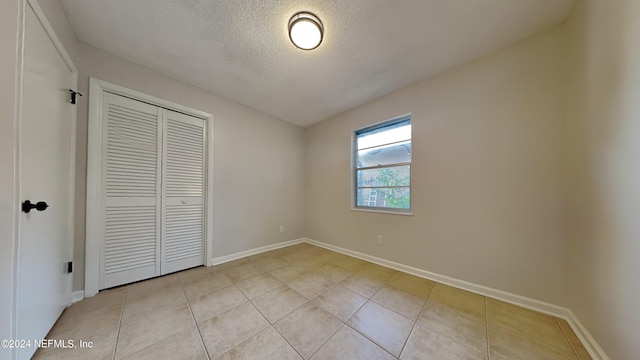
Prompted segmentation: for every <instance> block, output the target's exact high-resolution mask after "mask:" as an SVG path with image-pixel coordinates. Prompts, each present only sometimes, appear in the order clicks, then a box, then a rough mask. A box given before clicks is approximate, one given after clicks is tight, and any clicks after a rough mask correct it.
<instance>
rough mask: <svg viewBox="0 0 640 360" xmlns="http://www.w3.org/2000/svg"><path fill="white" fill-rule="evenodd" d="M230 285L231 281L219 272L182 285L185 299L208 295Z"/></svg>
mask: <svg viewBox="0 0 640 360" xmlns="http://www.w3.org/2000/svg"><path fill="white" fill-rule="evenodd" d="M231 284H232V282H231V280H229V278H228V277H226V276H225V275H224V274H223V273H221V272H216V273H212V274H209V275H206V276H203V277H201V278H199V279H196V280H194V281H192V282H190V283H188V284H184V285H183V288H184V293H185V295H187V299H193V298H196V297H198V296H202V295H204V294H208V293H211V292H214V291H217V290H220V289H222V288H225V287H227V286H230V285H231Z"/></svg>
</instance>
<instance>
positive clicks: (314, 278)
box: [287, 273, 332, 299]
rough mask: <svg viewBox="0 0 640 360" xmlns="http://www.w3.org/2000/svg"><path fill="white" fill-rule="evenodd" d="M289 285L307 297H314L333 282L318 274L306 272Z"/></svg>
mask: <svg viewBox="0 0 640 360" xmlns="http://www.w3.org/2000/svg"><path fill="white" fill-rule="evenodd" d="M287 285H289V286H290V287H291V288H292V289H293V290H295V291H297V292H299V293H300V294H302V296H304V297H306V298H307V299H313V298H314V297H315V296H316V295H318V294H320V293H321V292H322V291H324V290H326V289H328V288H329V287H330V286H331V285H332V284H331V282H330V281H329V280H327V279H325V278H322V277H320V276H318V275H315V274H312V273H306V274H303V275H302V276H300V277H298V278H296V279H294V280H293V281H291V282H289V283H288V284H287Z"/></svg>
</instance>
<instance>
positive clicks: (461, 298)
mask: <svg viewBox="0 0 640 360" xmlns="http://www.w3.org/2000/svg"><path fill="white" fill-rule="evenodd" d="M428 303H433V304H441V305H443V306H445V307H449V308H451V309H454V310H457V311H461V312H464V313H467V314H470V315H473V316H477V317H482V318H484V317H485V308H486V306H485V298H484V296H482V295H478V294H474V293H471V292H468V291H464V290H460V289H456V288H454V287H451V286H447V285H443V284H436V285H435V286H434V287H433V290H432V291H431V294H430V295H429V299H428Z"/></svg>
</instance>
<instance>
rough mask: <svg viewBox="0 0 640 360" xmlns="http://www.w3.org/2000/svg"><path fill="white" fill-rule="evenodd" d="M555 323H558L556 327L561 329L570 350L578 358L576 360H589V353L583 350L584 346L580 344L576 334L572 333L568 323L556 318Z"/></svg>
mask: <svg viewBox="0 0 640 360" xmlns="http://www.w3.org/2000/svg"><path fill="white" fill-rule="evenodd" d="M556 322H557V323H558V326H560V329H562V333H563V334H564V336H565V337H566V338H567V340H568V341H569V345H571V348H572V349H573V352H574V353H575V354H576V356H577V357H578V360H591V356H590V355H589V352H587V349H585V348H584V345H582V343H581V342H580V340H579V339H578V337H577V336H576V333H574V332H573V329H571V326H569V323H567V321H566V320H563V319H558V318H556Z"/></svg>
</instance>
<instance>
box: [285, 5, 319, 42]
mask: <svg viewBox="0 0 640 360" xmlns="http://www.w3.org/2000/svg"><path fill="white" fill-rule="evenodd" d="M323 34H324V27H323V26H322V21H320V19H319V18H318V17H317V16H315V15H313V14H312V13H309V12H304V11H303V12H299V13H297V14H295V15H293V16H292V17H291V19H290V20H289V39H291V42H292V43H293V45H295V46H296V47H297V48H299V49H302V50H313V49H315V48H317V47H318V45H320V43H321V42H322V35H323Z"/></svg>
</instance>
